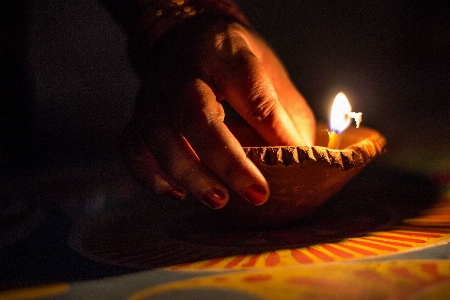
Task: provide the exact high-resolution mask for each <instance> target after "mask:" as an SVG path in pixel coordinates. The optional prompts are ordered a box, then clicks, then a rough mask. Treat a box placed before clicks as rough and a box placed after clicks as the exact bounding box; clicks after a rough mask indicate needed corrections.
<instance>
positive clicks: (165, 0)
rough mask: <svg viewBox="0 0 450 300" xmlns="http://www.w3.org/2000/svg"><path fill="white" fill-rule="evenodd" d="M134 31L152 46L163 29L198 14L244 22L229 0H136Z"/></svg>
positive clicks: (246, 23)
mask: <svg viewBox="0 0 450 300" xmlns="http://www.w3.org/2000/svg"><path fill="white" fill-rule="evenodd" d="M139 6H140V11H141V14H140V17H139V20H138V24H137V25H138V26H137V30H138V31H140V32H141V34H142V35H143V38H144V39H145V42H146V44H147V45H148V46H150V47H151V46H153V45H154V44H155V43H156V42H157V41H158V40H159V39H160V38H161V36H163V35H164V34H165V33H166V32H168V31H170V30H172V29H173V28H175V27H177V26H180V25H182V24H183V23H184V22H185V21H186V20H188V19H190V18H194V17H196V16H199V15H207V14H211V15H223V16H227V17H229V18H234V19H235V20H236V21H238V22H240V23H243V24H245V25H248V21H247V19H246V18H245V16H244V14H243V13H242V12H241V11H240V9H239V7H238V6H237V5H236V4H235V3H234V2H233V1H232V0H139Z"/></svg>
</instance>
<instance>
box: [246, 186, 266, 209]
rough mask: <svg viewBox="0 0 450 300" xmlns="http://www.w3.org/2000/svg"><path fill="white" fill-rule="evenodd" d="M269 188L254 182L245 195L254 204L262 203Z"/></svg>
mask: <svg viewBox="0 0 450 300" xmlns="http://www.w3.org/2000/svg"><path fill="white" fill-rule="evenodd" d="M266 194H267V189H266V188H265V187H264V186H262V185H259V184H252V185H251V186H250V187H249V188H248V189H247V191H246V192H245V195H244V197H245V198H246V199H247V200H248V201H249V202H250V203H252V204H253V205H260V204H262V203H263V202H264V200H265V199H266Z"/></svg>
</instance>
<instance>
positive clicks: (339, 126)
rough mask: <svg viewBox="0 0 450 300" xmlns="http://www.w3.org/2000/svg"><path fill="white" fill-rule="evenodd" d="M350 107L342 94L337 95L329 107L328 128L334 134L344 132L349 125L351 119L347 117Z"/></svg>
mask: <svg viewBox="0 0 450 300" xmlns="http://www.w3.org/2000/svg"><path fill="white" fill-rule="evenodd" d="M351 111H352V107H351V106H350V103H349V102H348V99H347V97H346V96H345V94H344V93H339V94H337V95H336V98H334V101H333V106H332V107H331V116H330V128H331V130H332V131H334V132H336V133H341V132H342V131H344V130H345V129H346V128H347V127H348V125H350V121H351V119H350V118H349V117H348V116H349V113H350V112H351Z"/></svg>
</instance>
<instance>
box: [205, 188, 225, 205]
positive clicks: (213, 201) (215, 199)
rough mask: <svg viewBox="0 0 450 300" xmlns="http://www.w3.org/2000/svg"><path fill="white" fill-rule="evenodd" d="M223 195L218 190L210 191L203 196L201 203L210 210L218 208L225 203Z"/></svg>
mask: <svg viewBox="0 0 450 300" xmlns="http://www.w3.org/2000/svg"><path fill="white" fill-rule="evenodd" d="M225 197H226V195H225V193H224V192H223V191H221V190H219V189H212V190H209V191H207V192H206V193H204V194H203V201H204V202H205V203H206V204H208V206H209V207H211V208H219V207H221V206H222V205H223V202H224V201H225Z"/></svg>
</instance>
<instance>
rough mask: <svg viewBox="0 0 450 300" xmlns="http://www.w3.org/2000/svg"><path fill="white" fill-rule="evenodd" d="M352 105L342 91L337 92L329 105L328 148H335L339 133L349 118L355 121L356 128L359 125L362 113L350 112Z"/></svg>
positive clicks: (344, 127) (345, 126)
mask: <svg viewBox="0 0 450 300" xmlns="http://www.w3.org/2000/svg"><path fill="white" fill-rule="evenodd" d="M351 110H352V107H351V106H350V103H349V102H348V99H347V97H346V96H345V94H344V93H339V94H337V95H336V98H334V101H333V106H332V107H331V116H330V128H331V130H330V131H328V137H329V141H328V148H330V149H336V148H337V147H338V145H339V139H340V137H339V134H340V133H342V132H343V131H344V130H345V129H346V128H347V127H348V125H350V120H351V119H354V120H355V123H356V128H359V125H360V124H361V121H362V113H360V112H358V113H355V112H352V111H351Z"/></svg>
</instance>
